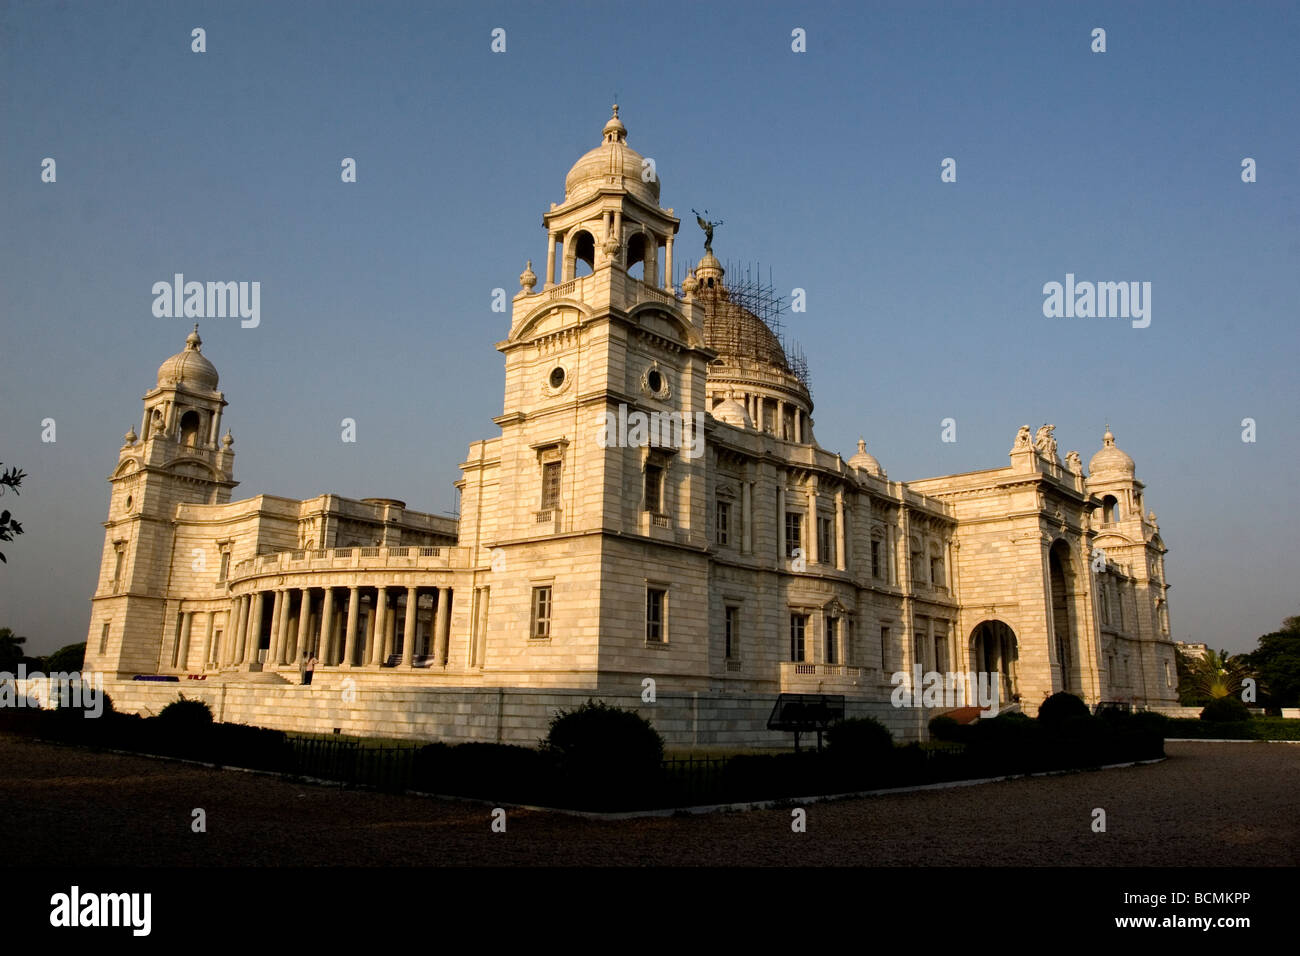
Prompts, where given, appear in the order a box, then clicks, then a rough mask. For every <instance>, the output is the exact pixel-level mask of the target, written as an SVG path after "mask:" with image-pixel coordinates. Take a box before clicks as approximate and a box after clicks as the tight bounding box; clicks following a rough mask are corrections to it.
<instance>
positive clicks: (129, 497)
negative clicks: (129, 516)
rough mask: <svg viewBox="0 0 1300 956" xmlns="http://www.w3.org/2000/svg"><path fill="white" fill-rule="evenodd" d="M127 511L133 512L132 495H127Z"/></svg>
mask: <svg viewBox="0 0 1300 956" xmlns="http://www.w3.org/2000/svg"><path fill="white" fill-rule="evenodd" d="M126 510H127V511H130V510H131V496H130V495H127V496H126Z"/></svg>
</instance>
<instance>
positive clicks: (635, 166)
mask: <svg viewBox="0 0 1300 956" xmlns="http://www.w3.org/2000/svg"><path fill="white" fill-rule="evenodd" d="M603 135H604V138H603V140H602V141H601V144H600V145H599V146H597V147H596V148H595V149H593V150H591V151H590V152H588V153H586V154H585V155H584V156H583V157H582V158H581V159H579V160H578V161H577V162H576V163H574V164H573V168H572V169H570V170H569V175H567V176H565V177H564V201H565V202H566V203H568V202H572V201H574V200H577V199H585V198H586V197H588V196H590V195H591V194H593V193H595V192H596V191H597V190H598V189H600V188H601V187H605V186H608V187H611V188H614V189H624V190H626V191H627V192H629V193H630V194H632V195H633V196H635V197H637V198H638V199H640V200H641V201H642V202H645V203H648V204H650V205H652V206H654V207H655V208H656V209H657V208H659V176H658V174H657V173H656V175H655V177H654V178H653V179H652V180H651V181H650V182H645V181H644V180H643V179H642V177H641V169H642V164H643V161H644V159H645V157H643V156H642V155H641V154H640V153H638V152H637V151H636V150H634V149H632V147H630V146H628V145H627V128H626V127H625V126H624V125H623V122H622V120H620V119H619V118H618V106H617V105H615V107H614V115H613V116H612V117H610V120H609V122H608V123H606V124H605V129H604V131H603Z"/></svg>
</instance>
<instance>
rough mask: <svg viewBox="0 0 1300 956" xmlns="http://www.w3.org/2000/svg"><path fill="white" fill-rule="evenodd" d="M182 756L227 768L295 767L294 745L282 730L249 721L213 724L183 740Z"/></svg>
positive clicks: (279, 769)
mask: <svg viewBox="0 0 1300 956" xmlns="http://www.w3.org/2000/svg"><path fill="white" fill-rule="evenodd" d="M169 706H171V705H169ZM158 716H159V718H161V717H162V715H161V714H159V715H158ZM179 756H182V757H187V758H190V759H192V760H205V761H208V762H210V763H215V764H219V765H221V766H225V767H247V768H249V769H251V770H277V771H288V770H291V769H292V759H293V747H292V746H291V745H290V743H289V735H288V734H286V733H285V732H284V731H283V730H272V729H271V728H269V727H250V726H248V725H247V724H212V725H210V726H209V727H208V728H207V729H206V731H200V732H199V733H197V734H194V735H192V736H191V738H190V739H189V740H188V741H186V742H183V743H182V745H181V752H180V753H179Z"/></svg>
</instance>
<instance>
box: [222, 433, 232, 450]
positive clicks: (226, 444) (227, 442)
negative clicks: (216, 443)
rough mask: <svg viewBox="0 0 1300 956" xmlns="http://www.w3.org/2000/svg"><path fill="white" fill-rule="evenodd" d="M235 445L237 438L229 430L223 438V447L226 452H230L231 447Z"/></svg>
mask: <svg viewBox="0 0 1300 956" xmlns="http://www.w3.org/2000/svg"><path fill="white" fill-rule="evenodd" d="M234 444H235V436H234V435H232V434H230V429H229V428H227V429H226V433H225V435H223V436H222V437H221V447H222V448H224V449H225V450H226V451H230V449H231V447H232V446H233V445H234Z"/></svg>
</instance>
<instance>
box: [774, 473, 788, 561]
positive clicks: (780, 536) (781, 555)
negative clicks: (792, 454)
mask: <svg viewBox="0 0 1300 956" xmlns="http://www.w3.org/2000/svg"><path fill="white" fill-rule="evenodd" d="M789 550H790V549H789V548H787V547H786V543H785V483H784V482H783V481H782V479H781V476H780V475H779V474H778V475H777V478H776V566H777V567H778V568H780V567H784V565H785V556H786V555H787V554H788V553H789Z"/></svg>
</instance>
